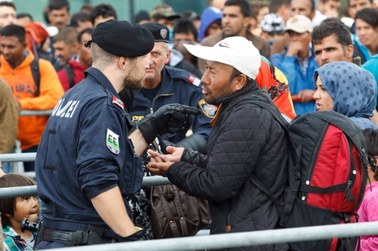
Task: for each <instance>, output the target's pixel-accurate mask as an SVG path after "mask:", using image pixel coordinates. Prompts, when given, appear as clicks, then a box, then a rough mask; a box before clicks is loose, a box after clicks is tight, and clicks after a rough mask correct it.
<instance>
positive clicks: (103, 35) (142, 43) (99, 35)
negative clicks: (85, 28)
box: [92, 20, 154, 57]
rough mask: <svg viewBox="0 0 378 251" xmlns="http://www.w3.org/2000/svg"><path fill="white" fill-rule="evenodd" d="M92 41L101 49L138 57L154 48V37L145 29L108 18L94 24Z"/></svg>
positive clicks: (123, 55) (119, 54) (115, 53)
mask: <svg viewBox="0 0 378 251" xmlns="http://www.w3.org/2000/svg"><path fill="white" fill-rule="evenodd" d="M92 42H94V43H96V44H97V45H98V46H100V47H101V48H102V49H103V50H105V51H107V52H109V53H111V54H113V55H116V56H122V57H139V56H143V55H146V54H148V53H149V52H150V51H151V50H152V49H153V48H154V37H153V36H152V34H151V32H149V31H148V30H147V29H144V28H142V27H140V26H139V25H132V24H130V23H128V22H127V21H118V20H109V21H106V22H103V23H100V24H99V25H97V26H96V28H95V29H94V31H93V33H92Z"/></svg>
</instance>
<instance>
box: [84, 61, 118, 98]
mask: <svg viewBox="0 0 378 251" xmlns="http://www.w3.org/2000/svg"><path fill="white" fill-rule="evenodd" d="M88 75H89V76H91V77H92V78H94V79H96V80H97V82H99V84H100V85H102V86H103V87H104V88H105V89H106V90H108V91H110V92H111V93H112V94H113V95H116V96H117V97H118V93H117V91H116V90H115V88H114V86H113V85H112V83H110V81H109V79H108V78H107V77H106V76H105V75H104V74H103V73H102V72H101V71H100V70H99V69H97V68H94V67H89V68H88V69H87V70H86V71H85V77H87V76H88Z"/></svg>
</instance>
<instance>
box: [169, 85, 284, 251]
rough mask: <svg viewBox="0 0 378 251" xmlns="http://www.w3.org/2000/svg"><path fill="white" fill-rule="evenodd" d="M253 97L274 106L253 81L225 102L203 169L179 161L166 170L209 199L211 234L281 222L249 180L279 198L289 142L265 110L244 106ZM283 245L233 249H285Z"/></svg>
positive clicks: (182, 185)
mask: <svg viewBox="0 0 378 251" xmlns="http://www.w3.org/2000/svg"><path fill="white" fill-rule="evenodd" d="M250 93H253V94H254V97H255V98H257V99H259V100H261V101H263V102H265V103H268V104H271V105H272V106H273V103H272V101H271V100H270V98H269V97H268V96H267V95H266V93H264V92H263V91H261V90H259V88H258V87H257V85H256V84H255V83H249V84H247V86H246V87H245V88H243V89H242V90H240V91H238V92H236V93H233V94H231V95H229V96H227V97H224V98H222V100H219V101H220V102H219V103H220V104H221V106H220V107H219V110H218V113H217V115H216V118H214V120H216V122H215V125H214V127H213V130H212V132H211V135H210V139H209V144H208V151H207V152H208V154H207V156H204V158H203V161H202V163H200V166H199V165H194V164H190V163H188V162H184V161H181V162H178V163H175V164H173V165H172V166H171V167H170V169H169V172H168V178H169V180H170V181H171V182H172V183H174V184H175V185H177V186H178V187H180V188H182V189H183V190H184V191H186V192H187V193H189V194H191V195H194V196H197V197H201V198H205V199H207V200H208V201H209V206H210V212H211V217H212V224H211V226H210V232H211V234H219V233H226V232H244V231H253V230H264V229H272V228H274V227H275V226H276V224H277V221H278V212H277V210H276V208H275V206H274V203H273V202H272V200H271V199H270V198H269V197H268V196H267V195H266V194H265V193H264V192H262V191H261V190H260V189H258V188H257V187H256V186H255V184H254V183H253V182H252V180H251V177H253V176H254V177H256V178H257V179H258V180H260V181H261V182H262V184H264V186H265V187H266V188H268V189H269V190H270V193H271V195H272V196H273V197H274V198H275V199H278V198H280V197H281V195H282V193H283V189H284V187H285V183H286V160H287V154H286V153H287V149H286V147H287V138H286V134H285V133H284V130H283V129H282V128H281V126H280V125H279V124H278V122H276V121H275V120H274V119H273V117H272V116H271V114H270V113H269V112H268V111H267V110H264V109H261V108H260V107H257V106H255V105H253V104H250V103H248V102H245V100H247V99H248V98H250V96H249V94H250ZM214 120H213V121H214ZM192 163H193V162H192ZM226 229H228V230H226ZM283 246H284V245H279V246H278V245H276V246H273V245H270V246H263V247H245V248H240V249H236V248H233V249H232V250H285V249H284V247H283Z"/></svg>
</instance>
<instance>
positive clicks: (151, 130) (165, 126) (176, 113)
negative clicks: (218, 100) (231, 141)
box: [137, 104, 200, 143]
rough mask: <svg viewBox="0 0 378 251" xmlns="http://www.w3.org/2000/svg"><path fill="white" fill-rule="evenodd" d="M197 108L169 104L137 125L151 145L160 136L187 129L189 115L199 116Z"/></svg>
mask: <svg viewBox="0 0 378 251" xmlns="http://www.w3.org/2000/svg"><path fill="white" fill-rule="evenodd" d="M198 114H200V111H199V110H198V109H197V108H194V107H190V106H186V105H180V104H169V105H164V106H162V107H160V108H159V110H157V111H156V112H155V113H153V114H149V115H147V116H146V117H145V118H144V119H142V120H141V121H140V122H139V124H138V125H137V126H138V128H139V130H140V132H141V133H142V135H143V137H144V138H145V139H146V141H147V143H151V142H152V141H153V140H154V139H155V138H156V136H157V135H158V134H164V133H167V132H177V131H180V130H183V129H185V128H186V126H187V124H188V119H189V115H198Z"/></svg>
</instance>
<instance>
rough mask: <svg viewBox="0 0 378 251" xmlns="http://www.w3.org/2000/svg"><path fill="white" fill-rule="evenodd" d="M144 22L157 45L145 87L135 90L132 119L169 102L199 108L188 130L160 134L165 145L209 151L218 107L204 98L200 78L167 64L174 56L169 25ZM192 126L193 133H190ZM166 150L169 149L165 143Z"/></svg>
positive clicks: (151, 59)
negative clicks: (212, 119)
mask: <svg viewBox="0 0 378 251" xmlns="http://www.w3.org/2000/svg"><path fill="white" fill-rule="evenodd" d="M141 26H142V27H143V28H146V29H147V30H149V31H151V33H152V35H153V36H154V39H155V45H154V48H153V49H152V51H151V52H150V53H149V54H148V55H147V64H148V66H147V67H146V70H145V78H144V80H143V88H142V89H140V90H135V91H134V99H133V102H132V105H131V109H130V114H131V115H132V120H134V121H138V120H140V119H142V118H144V117H145V116H146V115H148V114H150V113H151V112H153V111H156V110H157V109H159V108H160V107H162V106H163V105H166V104H172V103H179V104H183V105H188V106H192V107H196V108H199V109H200V110H201V114H199V115H193V116H190V120H189V123H188V127H187V128H185V130H183V131H180V132H178V133H167V134H164V135H160V136H161V138H162V139H163V140H164V142H163V143H162V144H163V145H164V144H166V145H172V144H174V145H177V146H183V147H189V148H192V149H194V150H197V151H199V152H202V153H204V152H206V147H207V140H208V137H209V134H210V130H211V127H210V123H209V122H210V120H211V118H212V117H213V116H214V114H215V110H216V109H215V107H214V106H212V105H208V104H207V103H206V102H205V101H204V100H203V95H202V92H201V87H200V83H201V81H200V79H198V78H196V77H195V76H194V75H193V74H191V73H189V72H187V71H184V70H181V69H177V68H172V67H169V66H166V65H165V63H166V62H167V61H169V56H170V49H169V41H168V34H169V33H168V28H167V27H166V26H165V25H163V24H159V23H145V24H142V25H141ZM189 129H191V130H192V132H193V133H192V134H191V135H190V136H187V133H188V130H189ZM162 150H163V151H164V150H165V149H164V147H163V149H162Z"/></svg>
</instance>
